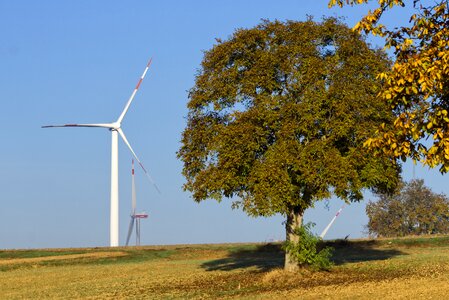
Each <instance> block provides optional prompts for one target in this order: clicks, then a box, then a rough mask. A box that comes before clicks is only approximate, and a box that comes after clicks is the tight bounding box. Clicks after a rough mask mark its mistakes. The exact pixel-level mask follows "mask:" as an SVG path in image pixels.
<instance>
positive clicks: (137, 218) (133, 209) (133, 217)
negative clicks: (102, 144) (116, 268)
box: [126, 160, 148, 246]
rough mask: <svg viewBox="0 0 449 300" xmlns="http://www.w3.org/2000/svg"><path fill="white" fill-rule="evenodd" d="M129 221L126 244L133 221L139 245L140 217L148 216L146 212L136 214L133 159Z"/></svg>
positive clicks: (131, 230)
mask: <svg viewBox="0 0 449 300" xmlns="http://www.w3.org/2000/svg"><path fill="white" fill-rule="evenodd" d="M131 178H132V179H131V185H132V191H131V222H130V223H129V229H128V236H127V237H126V246H128V244H129V238H130V237H131V234H132V232H133V227H134V222H135V223H136V246H140V219H146V218H148V214H146V213H144V212H142V213H139V214H136V184H135V180H134V160H133V161H132V169H131Z"/></svg>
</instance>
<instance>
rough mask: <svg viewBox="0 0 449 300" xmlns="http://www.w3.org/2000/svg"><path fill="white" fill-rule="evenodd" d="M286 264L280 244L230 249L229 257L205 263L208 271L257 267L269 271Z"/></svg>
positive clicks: (204, 266)
mask: <svg viewBox="0 0 449 300" xmlns="http://www.w3.org/2000/svg"><path fill="white" fill-rule="evenodd" d="M283 265H284V252H283V250H282V249H281V245H280V244H265V245H258V246H255V248H251V249H235V250H230V251H229V254H228V257H226V258H221V259H216V260H211V261H207V262H205V263H203V264H202V265H201V267H203V268H204V269H205V270H206V271H217V270H220V271H231V270H236V269H247V268H255V269H257V270H258V271H269V270H271V269H274V268H280V267H282V266H283Z"/></svg>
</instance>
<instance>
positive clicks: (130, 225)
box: [126, 215, 135, 246]
mask: <svg viewBox="0 0 449 300" xmlns="http://www.w3.org/2000/svg"><path fill="white" fill-rule="evenodd" d="M134 220H135V218H134V215H132V216H131V222H130V223H129V228H128V236H127V237H126V246H128V244H129V238H130V237H131V234H132V232H133V227H134Z"/></svg>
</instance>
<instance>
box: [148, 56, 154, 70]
mask: <svg viewBox="0 0 449 300" xmlns="http://www.w3.org/2000/svg"><path fill="white" fill-rule="evenodd" d="M152 61H153V58H150V61H149V62H148V64H147V68H149V67H150V65H151V62H152Z"/></svg>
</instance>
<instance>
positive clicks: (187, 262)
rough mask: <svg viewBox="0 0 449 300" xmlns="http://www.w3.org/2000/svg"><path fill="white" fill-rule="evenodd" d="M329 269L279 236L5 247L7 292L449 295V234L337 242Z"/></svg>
mask: <svg viewBox="0 0 449 300" xmlns="http://www.w3.org/2000/svg"><path fill="white" fill-rule="evenodd" d="M330 244H331V246H333V247H335V252H334V256H333V260H334V262H335V266H334V267H333V268H332V270H331V271H329V272H311V271H308V270H303V271H302V272H300V273H298V274H289V273H285V272H283V271H282V269H281V268H282V264H283V253H282V251H281V250H280V247H279V245H277V244H221V245H178V246H151V247H138V248H136V247H129V248H113V249H112V248H90V249H47V250H45V249H44V250H14V251H10V250H5V251H0V299H24V298H28V299H51V298H58V299H60V298H70V299H73V298H83V299H122V298H132V299H139V298H141V299H217V298H219V299H223V298H224V299H229V298H240V299H284V298H290V299H448V297H449V237H427V238H406V239H390V240H358V241H335V242H332V243H330Z"/></svg>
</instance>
